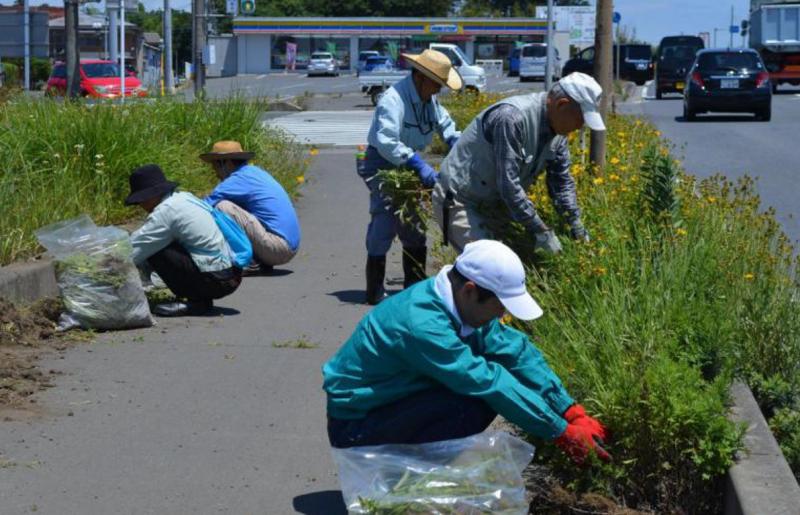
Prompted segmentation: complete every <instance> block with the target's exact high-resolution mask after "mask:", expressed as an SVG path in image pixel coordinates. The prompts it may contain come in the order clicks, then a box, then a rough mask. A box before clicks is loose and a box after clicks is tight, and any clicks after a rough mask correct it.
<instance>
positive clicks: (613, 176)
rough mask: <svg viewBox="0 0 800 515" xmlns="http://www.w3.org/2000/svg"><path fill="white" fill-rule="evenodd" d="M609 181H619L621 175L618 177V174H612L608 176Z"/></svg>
mask: <svg viewBox="0 0 800 515" xmlns="http://www.w3.org/2000/svg"><path fill="white" fill-rule="evenodd" d="M608 179H609V180H610V181H618V180H619V175H617V174H615V173H612V174H610V175H609V176H608Z"/></svg>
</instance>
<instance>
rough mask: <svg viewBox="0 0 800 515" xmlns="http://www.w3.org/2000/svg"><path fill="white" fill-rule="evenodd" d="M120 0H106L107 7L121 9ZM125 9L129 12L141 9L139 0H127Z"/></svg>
mask: <svg viewBox="0 0 800 515" xmlns="http://www.w3.org/2000/svg"><path fill="white" fill-rule="evenodd" d="M120 3H122V2H120V0H106V9H109V10H116V9H119V5H120ZM125 10H126V11H128V12H132V11H137V10H139V2H138V0H125Z"/></svg>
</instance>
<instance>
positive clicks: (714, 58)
mask: <svg viewBox="0 0 800 515" xmlns="http://www.w3.org/2000/svg"><path fill="white" fill-rule="evenodd" d="M712 111H716V112H728V113H742V112H744V113H754V114H755V115H756V118H758V119H761V120H764V121H769V119H770V118H771V117H772V85H771V84H770V81H769V73H767V70H766V67H765V66H764V62H763V61H762V60H761V56H759V55H758V53H757V52H756V51H755V50H751V49H739V50H735V49H727V50H701V51H700V52H698V53H697V57H696V58H695V60H694V63H693V64H692V67H691V68H690V69H689V74H688V75H687V77H686V88H685V89H684V91H683V118H684V120H689V121H690V120H694V119H695V117H696V115H697V114H698V113H707V112H712Z"/></svg>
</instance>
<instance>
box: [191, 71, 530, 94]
mask: <svg viewBox="0 0 800 515" xmlns="http://www.w3.org/2000/svg"><path fill="white" fill-rule="evenodd" d="M486 82H487V87H486V90H487V91H512V90H517V89H518V90H530V91H541V89H542V83H541V82H520V81H519V78H517V77H488V78H487V81H486ZM206 91H207V94H208V96H210V97H212V98H223V97H227V96H230V95H233V94H239V95H243V96H246V97H255V96H260V97H264V96H267V97H273V98H274V97H278V98H284V99H285V98H292V97H297V96H302V95H303V94H305V93H309V94H313V95H322V94H327V95H338V94H350V93H352V94H358V93H360V91H361V88H360V87H359V85H358V77H356V76H355V75H341V76H339V77H308V76H306V75H305V74H300V73H289V74H282V73H272V74H269V75H239V76H236V77H222V78H215V79H208V80H207V81H206ZM187 95H189V96H191V91H187Z"/></svg>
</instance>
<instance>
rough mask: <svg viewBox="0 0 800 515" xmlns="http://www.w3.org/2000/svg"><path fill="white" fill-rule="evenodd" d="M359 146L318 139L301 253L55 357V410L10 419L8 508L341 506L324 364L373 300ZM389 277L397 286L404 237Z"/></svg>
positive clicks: (51, 406)
mask: <svg viewBox="0 0 800 515" xmlns="http://www.w3.org/2000/svg"><path fill="white" fill-rule="evenodd" d="M353 152H354V150H353V149H352V148H345V149H341V150H337V149H323V150H321V151H320V154H319V155H318V156H317V157H316V159H315V161H314V163H313V165H312V169H311V171H310V172H309V173H308V174H307V179H308V183H307V184H306V186H305V187H304V191H303V196H302V198H301V199H300V200H299V202H298V212H299V215H300V221H301V225H302V228H303V242H302V246H301V250H300V254H299V255H298V256H297V257H296V258H295V260H293V261H292V262H291V263H289V264H288V265H287V266H285V267H281V269H280V270H279V271H278V273H277V274H276V275H275V276H272V277H252V278H246V279H245V281H244V282H243V284H242V286H241V287H240V288H239V290H238V291H237V292H235V293H234V294H233V295H232V296H230V297H227V298H224V299H222V300H220V301H218V302H217V306H218V316H211V317H192V318H182V319H159V324H158V327H154V328H149V329H142V330H134V331H123V332H115V333H105V334H101V335H100V336H99V337H98V338H97V340H96V341H95V342H94V343H92V344H86V345H81V346H79V347H77V348H75V349H72V350H70V351H68V352H66V353H65V354H64V356H63V359H58V356H54V357H53V358H52V359H50V360H48V361H46V362H44V363H43V365H42V366H43V367H44V368H45V369H50V368H54V369H58V370H62V371H64V372H65V375H63V376H60V379H59V380H58V382H57V384H56V387H55V388H52V389H50V390H48V391H47V392H45V393H44V394H42V395H40V397H39V404H40V405H42V406H44V407H45V408H46V410H47V413H46V415H45V416H44V417H42V418H41V419H39V420H32V421H24V422H7V421H5V422H1V423H0V513H2V515H19V514H29V513H37V515H110V514H114V515H120V514H130V515H140V514H155V515H165V514H169V515H182V514H187V515H188V514H202V515H205V514H216V513H226V514H231V515H282V514H287V513H306V514H314V515H339V514H341V513H343V512H344V504H343V502H342V500H341V494H340V493H339V492H338V489H339V484H338V478H337V476H336V470H335V467H334V465H333V462H332V459H331V454H330V447H329V444H328V441H327V436H326V429H325V425H326V419H325V398H324V395H323V392H322V390H321V384H322V377H321V372H320V367H321V365H322V364H323V363H324V361H325V360H326V359H327V358H328V357H329V356H330V355H331V354H333V353H334V352H335V351H336V349H338V347H339V346H340V345H341V343H342V342H343V341H344V340H345V339H346V338H347V337H348V336H349V334H350V333H351V332H352V330H353V328H354V327H355V325H356V323H357V322H358V320H359V319H360V318H361V317H362V315H363V314H364V313H365V312H366V311H367V306H365V305H363V304H362V301H363V267H364V263H365V259H366V257H365V255H366V253H365V249H364V234H365V231H366V225H367V221H368V213H367V207H368V192H367V189H366V187H365V186H364V185H363V183H361V181H360V180H359V179H358V177H357V175H356V174H355V171H354V160H353V159H354V158H353ZM387 276H388V281H389V284H390V288H389V289H390V290H397V289H398V288H399V286H398V284H401V283H402V281H401V277H402V276H401V265H400V255H399V253H398V252H397V248H395V250H394V252H393V253H392V254H390V256H389V267H388V270H387ZM300 341H306V342H309V343H311V344H313V345H316V348H293V346H296V345H297V344H298V342H300ZM284 345H285V346H287V347H285V348H281V346H284Z"/></svg>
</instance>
